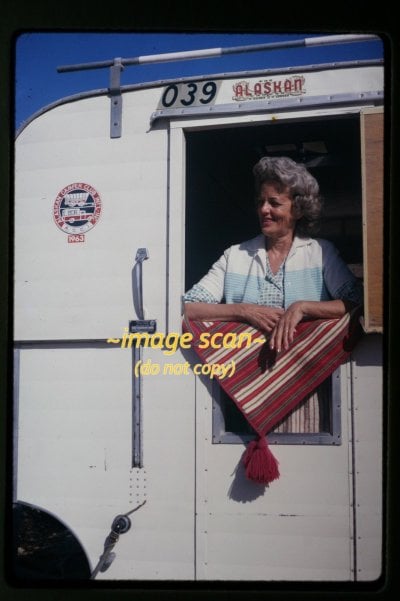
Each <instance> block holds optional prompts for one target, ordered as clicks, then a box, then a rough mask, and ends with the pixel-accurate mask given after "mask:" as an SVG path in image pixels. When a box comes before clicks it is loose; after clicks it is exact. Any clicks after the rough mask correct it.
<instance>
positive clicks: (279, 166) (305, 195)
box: [253, 157, 322, 235]
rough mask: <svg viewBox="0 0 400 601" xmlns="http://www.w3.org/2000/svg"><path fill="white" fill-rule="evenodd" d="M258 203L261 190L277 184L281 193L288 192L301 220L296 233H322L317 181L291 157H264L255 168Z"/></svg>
mask: <svg viewBox="0 0 400 601" xmlns="http://www.w3.org/2000/svg"><path fill="white" fill-rule="evenodd" d="M253 174H254V178H255V192H256V202H257V203H258V201H259V196H260V191H261V186H262V184H264V183H273V184H275V185H276V187H277V189H278V190H279V191H283V190H284V189H286V188H288V191H289V196H290V197H291V198H292V200H293V207H294V209H296V210H297V211H299V212H300V214H301V217H300V219H298V221H297V223H296V233H297V234H300V235H310V234H312V233H314V232H315V231H316V230H317V229H318V222H319V217H320V214H321V209H322V203H321V197H320V194H319V185H318V182H317V180H316V179H315V178H314V177H313V176H312V175H311V173H309V172H308V171H307V169H306V168H305V166H304V165H302V164H300V163H296V162H295V161H293V160H292V159H289V158H288V157H263V158H262V159H260V160H259V161H258V163H257V164H256V165H255V166H254V168H253Z"/></svg>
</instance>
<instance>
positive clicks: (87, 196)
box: [53, 183, 101, 234]
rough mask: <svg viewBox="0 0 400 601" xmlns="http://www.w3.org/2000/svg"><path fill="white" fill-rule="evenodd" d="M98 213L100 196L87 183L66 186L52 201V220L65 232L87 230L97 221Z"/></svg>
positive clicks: (82, 232) (77, 232)
mask: <svg viewBox="0 0 400 601" xmlns="http://www.w3.org/2000/svg"><path fill="white" fill-rule="evenodd" d="M100 213H101V200H100V196H99V195H98V193H97V192H96V190H95V189H94V188H92V186H89V184H83V183H76V184H70V185H69V186H66V187H65V188H63V189H62V190H61V192H59V194H58V196H57V198H56V200H55V202H54V208H53V215H54V221H55V222H56V224H57V225H58V227H59V228H60V230H62V231H63V232H65V233H66V234H84V233H86V232H88V231H89V230H91V229H92V227H94V226H95V225H96V223H97V222H98V220H99V217H100Z"/></svg>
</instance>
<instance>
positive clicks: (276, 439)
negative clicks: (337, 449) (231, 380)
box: [212, 367, 342, 446]
mask: <svg viewBox="0 0 400 601" xmlns="http://www.w3.org/2000/svg"><path fill="white" fill-rule="evenodd" d="M340 374H341V369H340V367H338V368H337V369H336V370H335V371H334V372H333V373H332V375H331V376H330V379H331V391H330V392H331V395H330V401H331V402H330V423H331V431H330V432H304V433H302V432H271V433H270V434H268V435H267V438H268V443H269V444H279V445H281V444H282V445H334V446H339V445H341V444H342V427H341V408H342V400H341V375H340ZM221 390H222V389H221V387H220V386H219V385H218V382H216V381H215V380H214V381H213V385H212V443H213V444H243V442H249V441H250V440H253V439H254V436H253V435H252V434H247V433H242V434H241V433H238V432H230V431H227V430H226V429H225V417H224V412H223V403H224V401H223V400H222V398H221ZM232 402H233V401H232Z"/></svg>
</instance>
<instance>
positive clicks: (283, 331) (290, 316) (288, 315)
mask: <svg viewBox="0 0 400 601" xmlns="http://www.w3.org/2000/svg"><path fill="white" fill-rule="evenodd" d="M305 315H306V314H305V311H304V306H303V302H302V301H297V302H295V303H293V304H291V305H290V307H288V309H286V311H285V312H284V314H283V315H282V317H281V318H280V319H279V322H278V323H277V325H276V326H275V327H274V329H273V331H272V334H271V337H270V340H269V347H270V349H271V350H273V349H276V351H277V352H278V353H280V352H281V350H282V349H284V350H285V351H286V350H287V349H288V348H289V345H290V343H291V342H292V341H293V338H294V335H295V333H296V326H297V324H298V323H299V322H300V321H301V320H302V319H303V317H305Z"/></svg>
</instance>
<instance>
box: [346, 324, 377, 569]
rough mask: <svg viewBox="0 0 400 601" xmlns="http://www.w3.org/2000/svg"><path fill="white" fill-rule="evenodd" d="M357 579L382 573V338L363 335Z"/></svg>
mask: <svg viewBox="0 0 400 601" xmlns="http://www.w3.org/2000/svg"><path fill="white" fill-rule="evenodd" d="M353 391H354V442H355V482H356V498H355V503H356V541H357V579H358V580H376V579H378V578H379V577H380V576H381V573H382V568H383V565H382V561H383V555H382V553H383V547H382V526H383V524H382V519H383V518H382V493H383V480H382V478H383V473H382V460H383V449H382V439H383V415H382V398H383V382H382V339H381V336H380V335H378V334H370V335H368V336H364V338H363V340H362V341H361V342H360V344H359V345H358V346H357V347H356V349H355V352H354V356H353Z"/></svg>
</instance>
